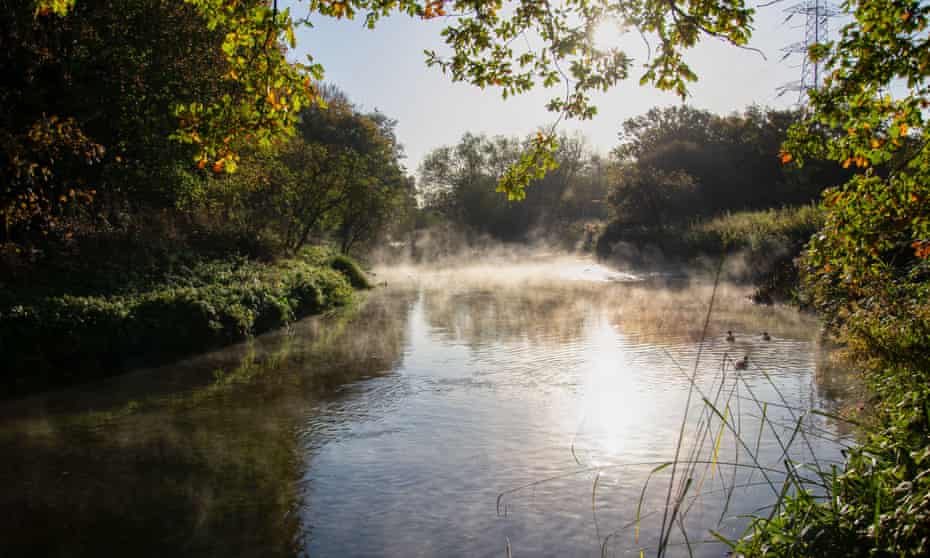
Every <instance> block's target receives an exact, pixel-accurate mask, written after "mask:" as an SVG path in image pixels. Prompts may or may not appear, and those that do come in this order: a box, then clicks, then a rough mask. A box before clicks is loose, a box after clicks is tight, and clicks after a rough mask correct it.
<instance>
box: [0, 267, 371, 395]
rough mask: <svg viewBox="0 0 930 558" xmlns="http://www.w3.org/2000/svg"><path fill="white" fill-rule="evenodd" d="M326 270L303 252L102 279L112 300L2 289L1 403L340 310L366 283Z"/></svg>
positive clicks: (46, 288) (102, 296)
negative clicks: (108, 285) (290, 256)
mask: <svg viewBox="0 0 930 558" xmlns="http://www.w3.org/2000/svg"><path fill="white" fill-rule="evenodd" d="M340 261H342V262H348V260H344V259H343V260H340ZM328 263H329V259H328V255H326V254H325V253H324V252H319V251H317V252H314V251H308V252H307V253H304V254H301V256H300V257H299V258H296V259H287V260H280V261H278V262H275V263H263V262H256V261H254V260H248V259H244V258H230V259H226V260H212V261H206V262H201V263H194V264H191V265H187V264H184V265H176V266H174V267H173V268H172V269H171V271H170V272H169V273H160V274H159V275H158V276H157V280H152V279H151V278H150V277H137V278H135V280H133V281H125V282H121V281H120V280H119V277H116V278H114V277H109V278H107V281H110V282H112V283H113V285H114V287H113V288H111V289H110V293H106V292H105V291H104V293H100V291H101V290H103V289H101V288H100V287H99V285H98V286H97V288H96V292H95V293H94V294H83V293H80V291H78V292H79V294H72V293H71V292H68V290H66V289H62V290H63V291H64V292H62V293H55V292H54V289H53V288H52V287H49V286H42V288H40V289H36V288H32V289H29V288H25V289H22V290H20V291H16V290H13V291H7V292H5V294H4V295H3V296H2V298H0V354H3V355H4V368H3V372H2V374H0V395H2V396H11V395H18V394H22V393H26V392H29V391H34V390H36V389H44V388H47V387H51V386H55V385H68V384H72V383H76V382H79V381H84V380H88V379H93V378H100V377H105V376H109V375H112V374H115V373H118V372H120V371H124V370H127V369H131V368H133V367H137V366H142V365H151V364H159V363H164V362H168V361H170V360H172V359H175V358H178V357H180V356H183V355H187V354H191V353H194V352H197V351H203V350H207V349H210V348H214V347H218V346H222V345H224V344H228V343H232V342H236V341H240V340H243V339H246V338H248V337H250V336H252V335H255V334H258V333H261V332H263V331H268V330H270V329H273V328H276V327H281V326H283V325H286V324H288V323H290V322H292V321H294V320H296V319H298V318H301V317H303V316H307V315H310V314H315V313H319V312H321V311H324V310H326V309H329V308H333V307H336V306H340V305H343V304H346V303H347V302H349V301H350V300H351V298H352V292H353V287H352V285H353V282H354V283H358V282H359V277H361V278H362V279H364V275H359V276H354V277H347V275H346V274H345V272H344V271H343V270H342V269H339V270H337V269H336V268H335V267H336V266H333V267H330V266H329V265H328ZM342 265H343V266H344V265H345V263H343V264H342ZM356 270H357V266H356ZM358 273H359V274H360V273H361V272H360V271H358ZM98 283H101V282H98Z"/></svg>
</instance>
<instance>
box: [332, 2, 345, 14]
mask: <svg viewBox="0 0 930 558" xmlns="http://www.w3.org/2000/svg"><path fill="white" fill-rule="evenodd" d="M346 8H347V6H346V4H345V2H333V5H332V7H331V8H330V9H331V10H332V15H333V16H334V17H337V18H342V17H345V16H346V15H347V10H346Z"/></svg>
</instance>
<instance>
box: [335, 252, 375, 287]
mask: <svg viewBox="0 0 930 558" xmlns="http://www.w3.org/2000/svg"><path fill="white" fill-rule="evenodd" d="M329 267H331V268H333V269H335V270H336V271H338V272H339V273H341V274H343V275H344V276H345V278H346V280H348V281H349V284H351V285H352V286H353V287H355V288H356V289H370V288H371V283H370V282H369V281H368V277H366V276H365V272H364V271H362V268H360V267H359V266H358V264H357V263H356V262H355V260H353V259H352V258H350V257H348V256H344V255H342V254H338V255H335V256H333V257H332V258H330V259H329Z"/></svg>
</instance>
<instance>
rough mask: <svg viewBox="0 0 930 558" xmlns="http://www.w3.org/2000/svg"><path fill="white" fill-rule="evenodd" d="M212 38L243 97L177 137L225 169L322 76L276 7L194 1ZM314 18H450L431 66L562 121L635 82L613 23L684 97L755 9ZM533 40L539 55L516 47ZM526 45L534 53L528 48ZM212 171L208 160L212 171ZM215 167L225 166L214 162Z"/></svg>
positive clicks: (464, 8) (725, 6) (402, 1)
mask: <svg viewBox="0 0 930 558" xmlns="http://www.w3.org/2000/svg"><path fill="white" fill-rule="evenodd" d="M84 1H88V2H89V1H90V0H33V4H32V5H33V6H34V13H35V14H37V16H38V17H46V18H49V17H69V14H71V12H72V11H74V10H76V9H78V8H79V7H80V6H81V3H82V2H84ZM185 3H186V4H188V5H189V6H191V7H192V8H193V9H194V10H196V13H197V14H198V15H199V16H200V18H201V20H202V22H203V24H204V25H205V26H206V27H207V28H208V29H210V30H213V29H217V28H223V29H227V31H228V32H227V33H226V34H225V35H224V37H223V41H222V43H221V45H219V50H220V51H221V53H222V55H223V58H224V60H225V63H226V65H227V66H228V68H227V69H226V71H225V72H224V74H223V77H224V81H225V82H226V83H228V84H231V85H235V91H234V92H233V93H224V94H223V95H222V96H220V97H213V98H209V99H207V100H205V101H200V102H194V103H190V104H186V105H184V104H180V105H178V106H177V107H176V109H175V111H176V113H177V114H178V116H179V117H180V118H181V121H180V126H179V129H178V131H177V133H176V134H175V137H176V138H177V139H179V140H181V141H184V142H189V143H192V144H195V145H196V146H197V147H198V150H199V152H200V156H201V159H200V160H201V161H224V160H229V159H226V155H228V154H229V148H228V147H227V145H228V143H227V139H228V138H230V137H233V138H236V137H242V136H244V135H247V134H250V135H252V136H254V137H256V138H257V139H259V140H260V141H263V142H267V141H271V140H272V139H273V138H275V137H278V136H279V135H281V134H286V133H288V131H289V130H291V129H292V127H293V124H294V123H295V122H294V120H293V118H294V115H295V114H296V113H297V112H298V111H299V109H300V108H301V106H304V105H306V104H307V103H309V102H311V101H313V100H314V98H315V92H314V91H313V89H312V87H311V85H310V84H311V81H310V79H309V77H305V74H306V73H307V72H309V73H311V74H312V75H313V77H315V78H317V79H319V78H321V77H322V68H320V67H319V66H318V65H310V66H299V65H294V64H288V63H287V62H286V60H285V59H284V57H283V54H282V53H281V52H280V49H279V48H278V46H279V44H280V43H279V42H278V41H279V40H280V39H283V40H284V41H285V42H287V43H290V44H291V45H293V37H294V34H293V29H294V25H295V23H294V21H293V20H292V19H291V17H290V14H289V12H287V11H282V12H279V11H278V10H277V9H276V7H277V2H273V3H272V6H268V4H267V3H266V2H260V1H258V0H255V1H252V2H226V1H224V0H185ZM309 11H310V12H311V13H318V14H321V15H324V16H329V17H335V18H343V17H345V18H354V17H356V15H363V16H364V18H365V22H366V24H367V25H368V26H369V27H371V28H373V27H375V26H376V24H377V22H378V21H379V20H380V19H381V18H382V17H386V16H389V15H391V14H392V13H404V14H407V15H410V16H415V17H420V18H423V19H431V18H435V17H440V16H456V17H452V18H449V20H448V21H449V25H448V26H447V27H446V28H445V30H444V31H443V36H444V38H445V42H446V46H447V47H448V49H449V51H450V54H449V55H448V56H446V55H442V54H438V53H437V52H435V51H429V52H427V53H426V55H427V63H428V64H429V65H432V66H437V67H439V68H441V69H442V70H443V71H444V72H447V73H448V74H450V75H451V77H452V79H453V80H455V81H466V82H469V83H472V84H474V85H476V86H479V87H482V88H484V87H494V88H497V89H499V90H500V91H501V93H502V95H503V96H505V97H507V96H509V95H514V94H518V93H522V92H525V91H528V90H529V89H532V88H533V87H534V86H536V85H537V84H541V85H543V86H545V87H551V86H553V85H556V84H559V83H561V84H563V85H564V86H565V89H564V93H563V94H562V95H560V96H557V97H554V98H553V99H551V100H550V101H549V103H548V105H547V106H548V108H549V109H550V110H551V111H553V112H555V113H557V114H559V115H560V118H562V117H568V118H582V119H586V118H591V117H593V116H594V115H595V113H596V108H595V107H594V106H592V104H591V102H590V94H591V92H593V91H603V90H607V89H608V88H610V87H611V86H613V85H615V84H616V83H618V82H619V81H621V80H623V79H625V78H627V77H628V75H629V73H630V69H631V67H632V59H631V58H630V57H629V56H627V55H626V54H625V53H623V52H621V51H619V50H617V49H608V50H604V49H600V48H598V47H597V45H596V44H595V43H594V30H595V29H596V28H597V26H599V25H601V24H602V23H603V22H604V21H605V20H609V21H613V22H615V23H616V24H617V25H619V26H623V27H627V28H630V29H635V30H637V31H639V32H640V33H641V34H642V35H643V36H644V37H651V38H652V40H653V41H654V43H655V44H656V49H655V55H654V56H653V57H652V58H651V59H650V60H649V61H648V62H647V64H646V66H645V71H644V73H643V74H642V76H641V77H640V82H641V83H651V84H653V85H655V86H656V87H658V88H660V89H665V90H673V91H676V92H677V93H678V94H679V95H681V96H682V97H684V96H685V95H686V94H687V83H688V82H692V81H694V80H696V79H697V76H696V75H695V74H694V72H693V71H692V70H691V68H690V67H689V66H688V64H687V63H686V62H685V60H684V57H683V51H684V50H686V49H688V48H691V47H693V46H695V45H696V44H697V42H698V40H699V39H700V38H701V36H703V35H713V36H717V37H720V38H722V39H725V40H727V41H730V42H731V43H734V44H737V45H743V44H745V43H746V41H747V40H748V38H749V34H750V30H751V24H752V15H753V10H752V9H750V8H747V7H746V6H745V4H744V2H743V0H722V1H719V2H677V1H672V2H668V1H665V0H637V1H635V2H610V1H607V0H579V1H577V2H571V3H568V4H565V5H560V6H554V5H550V4H549V3H547V2H539V1H538V0H517V1H515V2H512V3H511V4H510V5H508V6H507V9H504V3H503V2H502V0H478V1H477V2H476V1H473V0H452V1H446V0H426V1H417V0H311V2H310V3H309ZM521 37H523V38H528V37H534V38H537V39H539V41H538V43H537V44H539V46H537V47H533V46H531V45H532V43H531V42H530V41H522V40H521V41H516V39H517V38H521ZM523 44H525V45H526V47H525V48H524V47H522V46H519V45H523ZM556 147H557V143H556V132H555V131H554V130H549V131H547V132H541V133H540V134H538V135H537V136H536V137H535V138H534V139H533V141H531V142H530V143H529V145H528V146H527V147H526V149H524V151H523V152H522V153H521V154H520V157H519V159H518V160H517V161H515V162H514V163H513V164H512V165H510V166H509V167H508V168H507V169H506V170H505V172H504V173H503V174H502V175H501V178H500V181H499V190H500V191H502V192H506V193H507V195H508V196H509V197H510V198H512V199H522V198H523V196H524V195H525V194H524V188H525V187H526V185H528V184H529V182H530V181H531V180H533V179H538V178H542V176H543V175H544V174H545V173H546V172H548V171H550V170H552V169H553V168H554V167H555V164H556V163H555V161H554V159H553V153H554V151H555V149H556ZM205 164H209V163H205ZM213 164H214V165H219V166H220V168H221V169H222V167H223V166H224V165H223V164H221V163H218V162H213Z"/></svg>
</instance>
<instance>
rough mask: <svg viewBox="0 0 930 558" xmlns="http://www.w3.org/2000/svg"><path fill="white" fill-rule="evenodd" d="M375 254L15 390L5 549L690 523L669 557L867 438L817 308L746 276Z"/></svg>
mask: <svg viewBox="0 0 930 558" xmlns="http://www.w3.org/2000/svg"><path fill="white" fill-rule="evenodd" d="M378 277H379V280H383V279H386V280H387V283H388V285H389V286H382V287H379V288H377V289H375V290H373V291H372V292H371V293H369V294H368V295H367V296H366V297H365V300H364V301H363V302H361V303H360V304H358V305H356V306H354V307H352V308H348V309H345V310H341V311H339V312H337V313H335V314H333V315H329V316H325V317H319V318H312V319H308V320H304V321H302V322H300V323H298V324H295V325H294V326H293V327H291V328H290V329H289V330H287V331H280V332H276V333H272V334H270V335H266V336H262V337H260V338H258V339H255V340H253V341H251V342H249V343H246V344H242V345H238V346H234V347H230V348H227V349H224V350H222V351H218V352H214V353H210V354H206V355H201V356H198V357H196V358H193V359H190V360H187V361H184V362H181V363H178V364H175V365H172V366H167V367H163V368H159V369H154V370H143V371H138V372H135V373H132V374H128V375H124V376H121V377H118V378H115V379H112V380H109V381H106V382H101V383H97V384H92V385H86V386H81V387H79V388H76V389H71V390H67V391H59V392H54V393H49V394H44V395H41V396H36V397H32V398H29V399H24V400H19V401H8V402H4V403H2V404H0V460H2V461H0V462H2V465H0V481H2V486H3V488H4V489H3V491H2V493H0V507H2V510H3V515H4V519H5V520H4V521H3V522H2V525H0V556H96V557H100V556H130V555H131V556H195V555H197V556H205V555H209V556H404V557H410V556H508V553H509V555H511V556H517V557H520V556H601V555H607V556H639V555H640V551H641V550H642V551H643V552H644V554H645V555H646V556H654V555H655V554H656V549H657V548H658V547H659V546H661V545H663V542H662V541H663V540H665V538H664V537H663V533H665V532H669V531H670V534H669V535H668V538H667V541H665V543H664V544H665V547H666V552H667V554H668V555H669V556H687V555H689V553H691V554H693V555H695V556H717V557H722V556H726V554H727V547H726V546H725V545H723V544H722V543H720V542H717V541H716V540H715V539H714V537H713V536H712V535H711V534H710V530H714V531H716V532H718V533H720V534H721V535H723V536H725V537H735V536H737V535H739V534H740V533H741V532H742V529H743V528H744V527H745V525H746V522H747V520H746V519H745V517H741V516H742V515H743V514H747V513H756V514H766V513H768V512H769V510H770V507H771V505H772V504H773V502H774V501H775V500H776V495H777V493H779V492H780V491H781V490H782V488H783V483H784V481H785V478H786V475H785V470H786V468H792V469H793V470H794V471H795V472H796V474H797V475H798V476H800V477H809V478H813V477H815V475H814V474H813V473H812V472H811V469H812V468H813V467H814V466H816V467H820V468H821V469H824V468H829V467H830V465H831V464H833V463H837V462H839V461H840V460H841V458H842V455H841V450H842V448H843V447H844V445H846V444H848V443H850V438H849V436H850V433H849V432H847V431H846V429H844V428H842V423H841V422H839V421H837V420H836V419H834V418H832V417H831V416H829V415H831V414H832V412H833V411H834V410H835V409H836V408H837V406H838V405H840V404H841V403H842V402H843V398H844V396H845V393H846V391H847V385H846V383H845V382H844V381H843V380H842V379H841V378H837V377H834V376H832V375H830V374H827V373H824V372H823V370H824V366H823V363H824V362H825V360H826V355H824V354H823V353H822V351H821V350H820V349H819V348H818V344H817V334H818V324H817V323H816V321H815V320H814V319H813V318H811V317H809V316H805V315H802V314H799V313H798V312H796V311H794V310H793V309H790V308H784V307H761V306H755V305H752V304H751V303H750V302H749V301H748V299H747V297H746V296H747V294H748V292H747V291H746V290H745V289H743V288H740V287H735V286H730V285H725V284H723V285H718V286H717V288H716V289H715V288H714V286H713V285H712V284H710V283H709V282H701V281H697V280H693V281H687V280H685V279H682V278H675V277H655V276H653V277H640V276H637V275H636V274H633V273H623V272H619V271H612V270H608V269H606V268H603V267H601V266H599V265H597V264H594V263H592V262H590V261H585V260H576V259H555V258H553V259H540V260H535V261H532V262H530V263H526V262H524V263H521V264H514V263H511V262H507V261H505V260H498V261H491V262H485V263H484V264H480V265H468V266H460V267H455V268H446V269H443V270H426V269H423V268H406V269H402V268H395V269H391V270H383V271H381V272H380V274H379V276H378ZM711 305H712V308H711ZM709 309H710V310H711V311H710V312H708V311H709ZM708 315H709V319H708ZM727 330H732V331H733V332H734V335H735V341H732V342H731V341H727V340H726V331H727ZM763 331H766V332H768V333H770V334H771V339H770V340H765V339H763V337H762V335H761V333H762V332H763ZM153 342H156V341H154V340H153ZM747 356H748V365H747V366H746V368H745V369H744V370H737V369H736V368H735V365H734V363H735V361H736V360H738V359H743V358H744V357H747ZM812 409H818V410H822V411H824V412H823V413H812V412H809V411H810V410H812ZM763 417H764V420H763ZM683 425H684V426H683ZM679 440H681V443H679ZM676 454H677V456H678V460H677V464H676V465H674V466H672V465H667V466H663V464H665V463H668V462H670V461H673V460H674V458H675V456H676ZM801 463H805V464H809V465H810V466H805V467H801V466H800V464H801ZM670 486H671V487H672V490H671V492H670V490H669V489H670ZM812 489H813V490H814V491H815V492H816V490H817V489H816V486H813V485H812ZM682 490H684V495H683V497H682V498H677V497H676V496H677V495H680V494H681V491H682ZM669 494H671V497H670V496H669ZM679 501H680V503H678V504H676V502H679ZM667 502H669V503H668V504H667ZM637 519H638V521H637ZM663 520H664V523H665V524H666V525H670V526H671V527H666V528H665V529H663V527H662V526H663ZM711 541H713V542H711Z"/></svg>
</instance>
